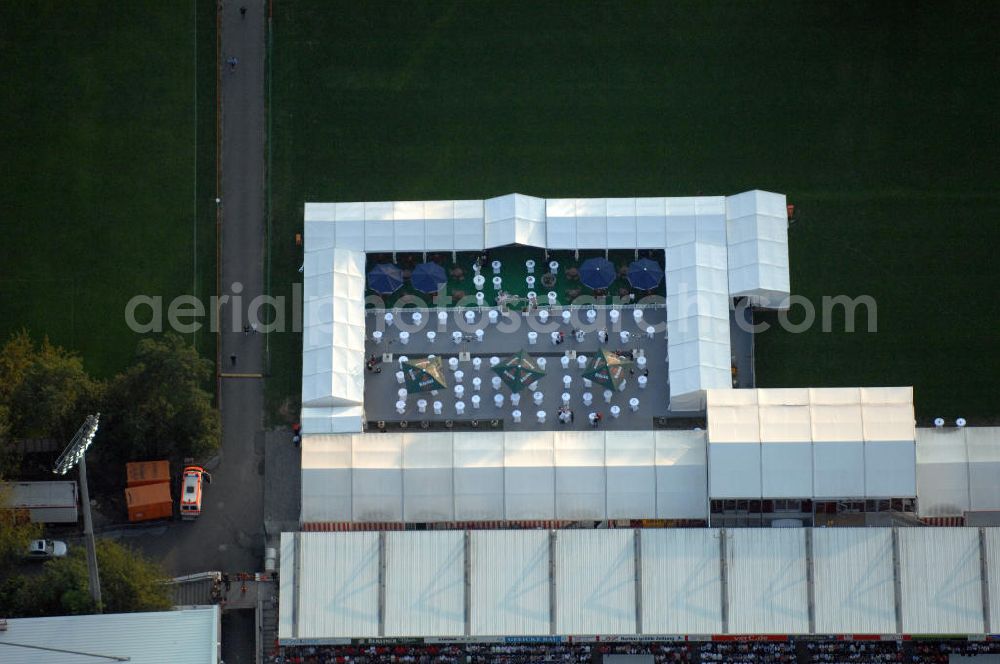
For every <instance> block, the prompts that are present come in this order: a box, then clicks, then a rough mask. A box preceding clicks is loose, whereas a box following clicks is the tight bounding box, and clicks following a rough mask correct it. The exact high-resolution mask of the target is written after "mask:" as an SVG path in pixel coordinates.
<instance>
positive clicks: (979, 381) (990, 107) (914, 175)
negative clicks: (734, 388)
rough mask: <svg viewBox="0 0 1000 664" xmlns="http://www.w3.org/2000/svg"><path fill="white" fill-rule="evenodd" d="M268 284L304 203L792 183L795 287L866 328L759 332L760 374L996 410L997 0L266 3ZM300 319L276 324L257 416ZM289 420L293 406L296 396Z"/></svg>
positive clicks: (297, 258)
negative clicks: (878, 388)
mask: <svg viewBox="0 0 1000 664" xmlns="http://www.w3.org/2000/svg"><path fill="white" fill-rule="evenodd" d="M275 11H276V16H275V21H274V35H273V37H274V41H273V45H274V46H273V53H272V56H273V59H272V64H273V78H272V83H273V91H272V97H271V112H272V117H271V122H272V134H271V147H272V159H273V161H272V166H273V168H272V171H271V191H272V197H273V198H272V201H273V205H272V219H273V235H272V242H271V252H272V253H271V265H272V275H271V283H272V289H273V290H274V292H275V293H285V294H287V293H289V292H290V285H289V284H291V283H292V282H293V281H296V280H297V279H298V277H299V275H298V273H297V268H298V266H299V265H300V263H301V254H300V251H301V250H300V249H298V248H296V246H295V243H294V234H295V233H296V232H299V231H300V229H301V225H302V206H303V202H304V201H335V200H395V199H435V198H445V199H447V198H485V197H490V196H496V195H499V194H504V193H509V192H511V191H517V192H521V193H525V194H532V195H535V196H546V197H551V196H581V197H585V196H632V195H691V194H695V193H699V192H702V193H705V194H731V193H736V192H739V191H743V190H746V189H750V188H761V189H768V190H773V191H779V192H783V193H786V194H787V195H788V197H789V201H790V202H792V203H795V204H797V205H798V206H799V210H800V221H799V222H798V223H797V224H796V225H794V226H793V227H792V228H791V230H790V242H791V264H792V275H791V278H792V290H793V292H795V293H800V294H803V295H806V296H809V297H810V298H818V297H820V296H822V295H825V294H829V295H837V294H841V293H843V294H847V295H861V294H871V295H873V296H875V297H877V299H878V302H879V305H880V306H879V312H878V313H879V321H878V322H879V332H878V333H877V334H867V333H855V334H843V333H839V334H838V333H832V334H823V333H820V332H818V331H816V332H813V333H809V334H804V335H792V334H788V333H785V332H782V331H780V330H774V331H770V332H767V333H765V334H762V335H761V336H760V338H759V342H758V353H757V360H758V377H759V383H760V384H761V385H765V386H786V385H787V386H790V385H855V384H913V385H915V387H916V399H917V407H918V411H919V414H920V415H921V416H922V417H928V416H933V415H938V414H941V415H945V416H955V415H964V416H966V417H967V418H970V421H973V422H980V421H984V420H986V419H988V418H994V417H995V416H996V415H997V413H998V408H997V405H996V401H995V398H994V397H993V393H994V392H995V390H992V389H991V388H992V384H991V382H992V381H991V376H995V375H997V374H998V373H1000V353H998V351H997V343H998V340H1000V333H998V327H1000V315H998V313H1000V312H998V306H997V305H996V303H995V301H994V300H993V298H992V296H993V293H992V288H991V286H993V285H995V284H997V282H998V281H1000V280H998V275H1000V270H998V269H997V268H996V267H995V265H996V263H995V262H994V259H993V256H992V255H991V254H992V253H993V252H994V247H995V246H996V245H997V243H998V240H1000V225H998V223H997V222H998V219H997V213H998V210H1000V205H998V204H1000V185H998V183H1000V132H997V131H996V118H997V117H998V116H1000V103H998V101H1000V81H998V71H1000V68H998V64H1000V63H998V50H997V47H996V39H995V34H994V32H995V26H996V25H998V24H1000V5H998V4H996V3H992V2H965V3H920V4H917V3H912V2H878V3H871V2H869V3H820V2H768V3H737V2H721V3H720V2H702V1H699V2H683V3H680V2H670V3H667V2H659V1H657V2H648V3H638V2H629V3H622V2H607V3H596V2H547V3H537V2H510V1H506V2H460V1H456V2H434V3H356V2H335V3H332V2H328V1H327V0H298V1H296V2H283V3H276V5H275ZM300 347H301V338H300V336H299V335H292V334H286V335H275V337H274V338H273V339H272V340H271V350H272V354H271V360H272V364H271V368H272V374H273V375H272V378H271V380H270V381H269V382H268V388H267V389H268V397H269V403H270V405H271V407H272V410H274V409H276V408H277V406H278V405H279V404H283V403H284V404H288V403H291V404H293V405H294V402H295V399H296V398H297V396H296V395H297V394H298V390H299V363H300V358H299V353H300ZM287 412H293V409H291V410H289V411H287Z"/></svg>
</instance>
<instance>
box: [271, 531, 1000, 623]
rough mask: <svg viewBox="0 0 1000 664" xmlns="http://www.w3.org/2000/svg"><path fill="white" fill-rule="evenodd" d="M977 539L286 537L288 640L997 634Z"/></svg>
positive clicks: (555, 534) (647, 534)
mask: <svg viewBox="0 0 1000 664" xmlns="http://www.w3.org/2000/svg"><path fill="white" fill-rule="evenodd" d="M982 532H983V534H984V537H983V545H982V548H981V546H980V537H979V533H980V530H979V529H975V528H900V529H897V530H896V531H895V532H894V531H893V529H888V528H828V529H823V528H818V529H804V528H737V529H731V530H715V529H641V530H624V529H623V530H558V531H544V530H536V531H532V530H505V531H470V532H467V533H463V532H462V531H438V532H433V531H428V532H390V533H372V532H364V533H283V534H282V538H281V548H282V552H281V574H280V579H281V594H280V598H281V599H280V601H281V606H280V611H279V616H280V619H279V620H280V622H279V639H280V640H281V642H283V643H295V642H305V643H316V642H324V641H326V642H336V641H337V640H338V639H350V638H361V637H379V636H384V637H411V636H422V637H491V636H492V637H503V636H533V635H559V636H581V635H602V636H624V635H638V634H644V635H660V636H662V635H692V634H694V635H698V634H701V635H705V634H808V633H814V634H852V633H853V634H955V635H966V634H984V633H989V631H992V632H993V633H995V632H996V631H997V630H998V629H1000V623H998V620H1000V617H998V615H997V612H996V611H995V606H992V604H995V602H994V600H993V599H992V598H994V597H996V596H997V593H998V592H1000V569H998V568H997V565H998V561H1000V529H997V528H985V529H982ZM893 551H897V552H898V557H897V556H894V555H893ZM981 559H982V560H981ZM723 560H724V561H725V564H723ZM981 563H983V565H982V566H981ZM984 570H986V573H985V574H984V573H983V571H984ZM984 583H986V584H987V585H988V592H984V587H983V584H984ZM811 598H812V601H810V599H811ZM987 598H989V600H987ZM987 601H989V602H991V603H992V604H991V607H989V608H988V607H987V606H985V605H984V604H985V602H987ZM990 608H992V609H994V610H990ZM987 616H988V618H987ZM987 620H988V621H989V622H987ZM988 630H989V631H988Z"/></svg>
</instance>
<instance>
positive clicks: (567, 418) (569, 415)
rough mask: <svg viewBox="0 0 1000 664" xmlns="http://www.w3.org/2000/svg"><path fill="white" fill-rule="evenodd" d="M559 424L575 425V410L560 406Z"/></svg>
mask: <svg viewBox="0 0 1000 664" xmlns="http://www.w3.org/2000/svg"><path fill="white" fill-rule="evenodd" d="M559 424H573V409H572V408H570V407H569V406H559Z"/></svg>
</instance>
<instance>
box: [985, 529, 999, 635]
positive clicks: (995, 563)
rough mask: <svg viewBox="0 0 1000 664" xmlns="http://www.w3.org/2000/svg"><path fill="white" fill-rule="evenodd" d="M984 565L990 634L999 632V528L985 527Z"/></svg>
mask: <svg viewBox="0 0 1000 664" xmlns="http://www.w3.org/2000/svg"><path fill="white" fill-rule="evenodd" d="M985 530H986V565H987V570H988V572H987V579H988V580H989V591H990V625H989V628H990V629H989V631H990V633H991V634H996V633H997V632H1000V528H986V529H985Z"/></svg>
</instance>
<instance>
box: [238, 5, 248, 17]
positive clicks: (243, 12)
mask: <svg viewBox="0 0 1000 664" xmlns="http://www.w3.org/2000/svg"><path fill="white" fill-rule="evenodd" d="M246 17H247V8H246V7H240V18H246Z"/></svg>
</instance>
